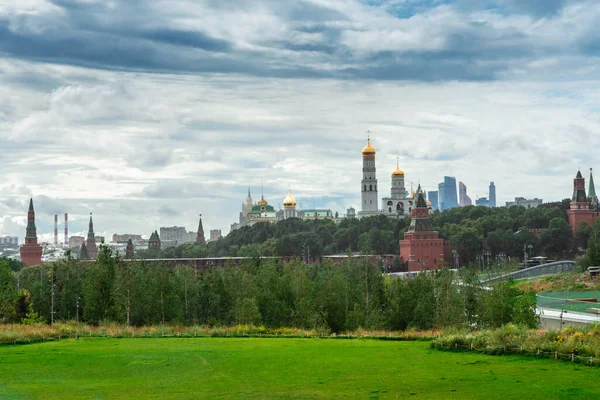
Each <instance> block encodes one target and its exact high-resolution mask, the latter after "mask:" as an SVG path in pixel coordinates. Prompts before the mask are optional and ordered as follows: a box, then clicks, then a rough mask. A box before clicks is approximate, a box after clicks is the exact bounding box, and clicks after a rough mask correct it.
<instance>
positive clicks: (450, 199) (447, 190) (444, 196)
mask: <svg viewBox="0 0 600 400" xmlns="http://www.w3.org/2000/svg"><path fill="white" fill-rule="evenodd" d="M438 190H439V195H440V199H439V200H440V211H446V210H449V209H451V208H455V207H458V197H457V196H456V178H454V177H452V176H444V182H442V183H440V184H439V185H438Z"/></svg>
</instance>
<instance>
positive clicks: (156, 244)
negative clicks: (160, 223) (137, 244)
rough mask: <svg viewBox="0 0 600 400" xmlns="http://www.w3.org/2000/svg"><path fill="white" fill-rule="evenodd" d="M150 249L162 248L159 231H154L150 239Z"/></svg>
mask: <svg viewBox="0 0 600 400" xmlns="http://www.w3.org/2000/svg"><path fill="white" fill-rule="evenodd" d="M148 250H160V236H158V231H154V232H152V235H150V239H148Z"/></svg>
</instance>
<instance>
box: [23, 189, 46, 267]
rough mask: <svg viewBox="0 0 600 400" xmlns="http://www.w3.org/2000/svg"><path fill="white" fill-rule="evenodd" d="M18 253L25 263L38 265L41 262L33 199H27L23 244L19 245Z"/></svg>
mask: <svg viewBox="0 0 600 400" xmlns="http://www.w3.org/2000/svg"><path fill="white" fill-rule="evenodd" d="M20 253H21V261H22V262H23V263H24V264H25V265H39V264H41V263H42V246H40V245H39V244H38V241H37V230H36V227H35V211H34V209H33V199H30V200H29V211H28V212H27V230H26V233H25V244H24V245H23V246H21V249H20Z"/></svg>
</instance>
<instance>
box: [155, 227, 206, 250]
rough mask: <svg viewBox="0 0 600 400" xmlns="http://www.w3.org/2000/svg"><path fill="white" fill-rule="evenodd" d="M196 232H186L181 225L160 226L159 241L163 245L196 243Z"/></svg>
mask: <svg viewBox="0 0 600 400" xmlns="http://www.w3.org/2000/svg"><path fill="white" fill-rule="evenodd" d="M196 236H197V233H196V232H187V231H186V230H185V228H184V227H183V226H171V227H161V228H160V242H161V245H162V246H163V247H169V246H179V245H181V244H186V243H196Z"/></svg>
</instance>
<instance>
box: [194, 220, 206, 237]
mask: <svg viewBox="0 0 600 400" xmlns="http://www.w3.org/2000/svg"><path fill="white" fill-rule="evenodd" d="M196 243H200V244H206V238H205V237H204V227H203V226H202V214H200V221H199V222H198V232H196Z"/></svg>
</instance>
